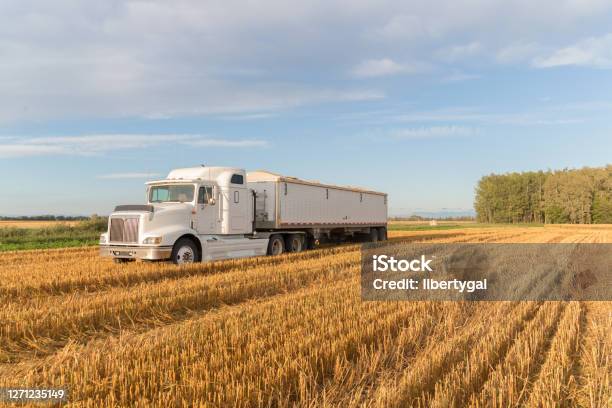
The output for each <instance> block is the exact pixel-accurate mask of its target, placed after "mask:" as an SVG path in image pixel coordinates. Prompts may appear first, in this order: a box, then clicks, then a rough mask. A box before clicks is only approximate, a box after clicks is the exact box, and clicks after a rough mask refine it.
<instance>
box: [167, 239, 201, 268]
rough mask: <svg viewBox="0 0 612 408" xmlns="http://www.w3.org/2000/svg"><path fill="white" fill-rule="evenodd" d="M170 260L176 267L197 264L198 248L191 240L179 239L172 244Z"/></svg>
mask: <svg viewBox="0 0 612 408" xmlns="http://www.w3.org/2000/svg"><path fill="white" fill-rule="evenodd" d="M170 259H171V260H172V263H174V264H176V265H184V264H190V263H194V262H198V261H199V259H200V254H199V253H198V247H197V246H196V244H195V242H193V241H192V240H191V239H189V238H181V239H179V240H178V241H176V243H175V244H174V247H173V248H172V255H171V256H170Z"/></svg>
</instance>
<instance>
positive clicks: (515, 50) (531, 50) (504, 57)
mask: <svg viewBox="0 0 612 408" xmlns="http://www.w3.org/2000/svg"><path fill="white" fill-rule="evenodd" d="M540 51H541V47H540V46H539V45H537V44H535V43H525V42H517V43H513V44H510V45H508V46H506V47H503V48H501V49H500V50H498V51H497V54H496V55H495V58H496V60H497V62H499V63H501V64H512V63H520V62H524V61H528V60H530V59H531V58H533V57H534V56H535V55H536V54H537V53H538V52H540Z"/></svg>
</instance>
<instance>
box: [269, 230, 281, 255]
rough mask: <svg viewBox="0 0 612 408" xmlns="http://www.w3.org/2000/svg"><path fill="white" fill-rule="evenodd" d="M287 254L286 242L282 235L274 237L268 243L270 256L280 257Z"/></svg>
mask: <svg viewBox="0 0 612 408" xmlns="http://www.w3.org/2000/svg"><path fill="white" fill-rule="evenodd" d="M283 252H285V241H284V240H283V237H282V235H272V236H271V237H270V241H269V242H268V255H272V256H274V255H280V254H282V253H283Z"/></svg>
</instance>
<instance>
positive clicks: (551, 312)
mask: <svg viewBox="0 0 612 408" xmlns="http://www.w3.org/2000/svg"><path fill="white" fill-rule="evenodd" d="M389 236H390V239H392V240H406V241H411V242H425V241H427V242H431V241H435V242H534V243H535V242H599V243H605V242H607V243H610V242H612V226H597V227H588V226H580V227H569V226H552V227H549V226H546V227H512V228H503V227H501V228H495V227H493V228H492V227H486V228H479V227H470V228H465V229H452V230H441V231H390V233H389ZM359 272H360V252H359V246H358V245H356V244H351V245H342V246H336V247H326V248H322V249H318V250H313V251H307V252H302V253H299V254H287V255H282V256H279V257H262V258H251V259H241V260H231V261H223V262H213V263H206V264H196V265H190V266H186V267H176V266H174V265H169V264H163V263H162V264H160V263H144V262H138V263H131V264H121V265H115V264H113V263H112V262H111V261H110V260H108V259H101V258H99V257H98V255H97V250H96V248H70V249H50V250H35V251H13V252H3V253H0V303H1V305H2V308H1V309H0V321H1V322H2V325H1V326H0V387H6V386H19V387H25V386H31V387H47V388H49V387H61V386H68V387H69V389H70V398H69V400H70V404H69V405H70V406H79V407H81V406H82V407H100V406H108V407H110V406H129V405H133V406H142V407H145V406H160V407H168V406H177V407H182V406H185V407H190V406H210V407H219V406H221V407H225V406H227V407H234V406H239V407H240V406H243V407H247V406H248V407H251V406H253V407H257V406H282V407H293V406H303V407H318V406H328V407H351V406H355V407H357V406H373V407H378V406H385V407H386V406H389V407H404V406H428V407H429V406H434V407H463V406H474V407H485V406H486V407H488V406H494V407H507V406H532V407H542V406H547V407H548V406H550V407H556V406H581V407H603V406H610V404H612V385H611V382H610V381H611V376H612V361H611V357H610V356H611V355H612V336H611V334H610V333H611V332H612V331H611V328H612V302H481V303H479V302H363V301H361V298H360V284H359V281H360V280H359Z"/></svg>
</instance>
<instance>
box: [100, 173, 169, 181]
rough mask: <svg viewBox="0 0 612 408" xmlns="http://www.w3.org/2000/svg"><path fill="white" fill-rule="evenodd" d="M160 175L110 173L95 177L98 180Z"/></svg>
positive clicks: (148, 177)
mask: <svg viewBox="0 0 612 408" xmlns="http://www.w3.org/2000/svg"><path fill="white" fill-rule="evenodd" d="M158 176H160V174H159V173H111V174H102V175H100V176H97V177H96V178H98V179H100V180H127V179H150V178H154V177H158Z"/></svg>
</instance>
